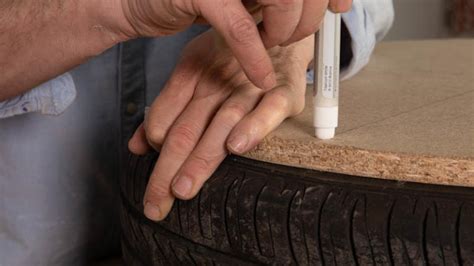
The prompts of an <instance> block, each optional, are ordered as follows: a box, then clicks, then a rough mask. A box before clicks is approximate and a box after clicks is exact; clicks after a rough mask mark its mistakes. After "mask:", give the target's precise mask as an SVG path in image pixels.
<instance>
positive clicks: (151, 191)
mask: <svg viewBox="0 0 474 266" xmlns="http://www.w3.org/2000/svg"><path fill="white" fill-rule="evenodd" d="M170 194H171V191H170V187H169V186H168V185H166V183H165V182H159V181H158V182H156V181H155V182H150V183H149V184H148V192H147V198H149V199H152V200H153V199H163V198H166V197H169V196H170Z"/></svg>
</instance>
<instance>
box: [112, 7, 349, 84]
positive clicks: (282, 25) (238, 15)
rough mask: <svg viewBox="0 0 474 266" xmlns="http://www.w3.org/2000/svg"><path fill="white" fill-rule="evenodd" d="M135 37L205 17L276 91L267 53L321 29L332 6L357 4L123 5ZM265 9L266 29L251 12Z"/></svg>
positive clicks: (253, 76) (255, 77) (258, 79)
mask: <svg viewBox="0 0 474 266" xmlns="http://www.w3.org/2000/svg"><path fill="white" fill-rule="evenodd" d="M121 1H122V5H123V10H124V13H125V17H126V18H127V20H128V21H129V22H130V25H131V27H132V28H133V29H134V31H135V32H132V33H130V34H131V35H132V36H134V35H135V36H154V37H156V36H163V35H169V34H173V33H176V32H179V31H182V30H184V29H185V28H187V27H189V26H190V25H191V24H192V23H194V22H195V21H196V20H198V19H199V18H204V19H205V20H206V21H207V22H209V23H210V24H211V25H212V26H213V27H214V29H216V30H217V32H219V34H220V35H221V36H223V37H224V39H225V41H226V42H227V44H228V46H229V47H230V49H231V50H232V52H233V54H234V56H235V57H236V58H237V60H238V61H239V62H240V64H241V66H242V68H243V70H244V72H245V73H246V74H247V77H248V78H249V80H250V81H251V82H252V83H253V84H255V85H256V86H257V87H259V88H262V89H267V90H268V89H272V88H273V87H274V86H275V84H276V80H275V75H274V71H273V67H272V64H271V60H270V57H269V55H268V53H267V52H266V48H272V47H274V46H276V45H289V44H291V43H293V42H296V41H299V40H301V39H303V38H305V37H307V36H309V35H311V34H313V33H314V32H316V31H317V30H318V28H319V24H320V22H321V20H322V18H323V16H324V12H325V11H326V9H327V8H328V4H329V7H330V8H331V9H332V10H333V11H336V12H345V11H347V10H348V9H349V8H350V6H351V3H352V0H244V1H242V0H121ZM255 6H261V16H262V19H263V21H262V23H261V24H260V25H259V27H260V29H258V28H257V25H256V23H255V21H254V19H253V18H252V16H251V15H250V14H249V12H248V11H247V9H252V10H253V9H255Z"/></svg>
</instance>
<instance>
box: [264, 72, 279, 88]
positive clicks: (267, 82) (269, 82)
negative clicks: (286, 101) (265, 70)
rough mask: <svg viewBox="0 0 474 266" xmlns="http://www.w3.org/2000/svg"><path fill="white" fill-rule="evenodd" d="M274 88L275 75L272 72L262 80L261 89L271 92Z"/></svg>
mask: <svg viewBox="0 0 474 266" xmlns="http://www.w3.org/2000/svg"><path fill="white" fill-rule="evenodd" d="M275 86H276V78H275V74H274V73H273V72H272V73H270V74H268V75H267V76H266V77H265V79H264V80H263V89H265V90H271V89H273V88H274V87H275Z"/></svg>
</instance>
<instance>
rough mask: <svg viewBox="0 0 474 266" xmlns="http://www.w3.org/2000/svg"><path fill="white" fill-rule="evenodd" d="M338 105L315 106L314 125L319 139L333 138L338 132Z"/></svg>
mask: <svg viewBox="0 0 474 266" xmlns="http://www.w3.org/2000/svg"><path fill="white" fill-rule="evenodd" d="M338 111H339V107H338V106H327V107H319V106H318V107H316V108H314V115H313V118H314V121H313V124H314V127H315V134H316V137H317V138H319V139H332V138H334V134H335V132H336V127H337V121H338V113H339V112H338Z"/></svg>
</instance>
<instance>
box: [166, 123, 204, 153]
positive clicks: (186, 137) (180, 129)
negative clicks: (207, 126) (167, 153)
mask: <svg viewBox="0 0 474 266" xmlns="http://www.w3.org/2000/svg"><path fill="white" fill-rule="evenodd" d="M196 140H197V135H196V133H195V131H194V130H193V129H192V128H191V127H190V126H187V125H184V124H179V125H176V126H175V127H174V128H173V129H172V130H171V131H170V139H169V143H168V145H169V147H170V149H171V150H172V151H174V152H179V151H183V150H187V149H189V147H193V146H194V143H195V142H196Z"/></svg>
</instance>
